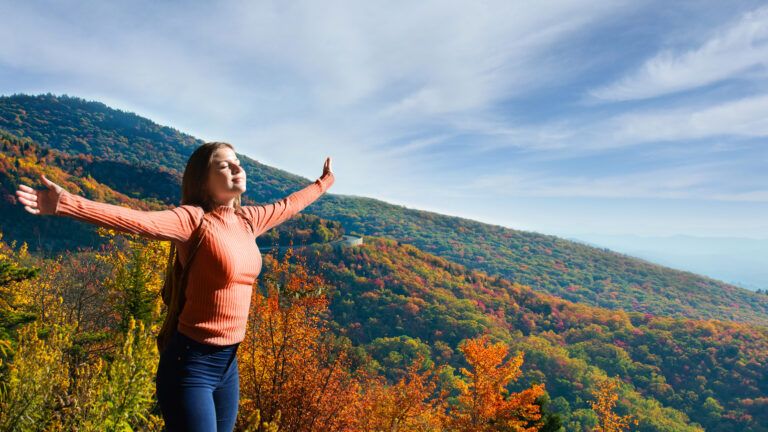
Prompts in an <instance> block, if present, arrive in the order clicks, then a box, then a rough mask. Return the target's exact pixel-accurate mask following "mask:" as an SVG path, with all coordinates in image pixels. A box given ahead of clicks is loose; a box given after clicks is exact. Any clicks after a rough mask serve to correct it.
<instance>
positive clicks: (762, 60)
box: [589, 6, 768, 101]
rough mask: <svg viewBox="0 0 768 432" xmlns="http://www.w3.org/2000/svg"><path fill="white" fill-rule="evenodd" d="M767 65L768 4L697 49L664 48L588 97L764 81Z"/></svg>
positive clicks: (618, 98)
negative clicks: (750, 78) (733, 81)
mask: <svg viewBox="0 0 768 432" xmlns="http://www.w3.org/2000/svg"><path fill="white" fill-rule="evenodd" d="M766 66H768V6H764V7H762V8H758V9H755V10H753V11H751V12H749V13H746V14H744V15H742V16H741V17H740V19H738V20H737V21H735V22H733V23H730V24H728V25H726V26H724V27H722V28H720V29H718V30H717V31H716V32H714V34H713V35H712V36H711V37H710V38H709V39H708V40H707V41H706V42H704V43H703V44H702V45H701V46H699V47H697V48H694V49H690V50H686V51H682V52H675V51H673V50H670V49H666V50H663V51H662V52H660V53H659V54H657V55H656V56H655V57H653V58H651V59H649V60H647V61H646V62H645V63H644V64H643V65H642V66H641V67H640V70H638V71H636V72H634V73H631V74H630V75H629V76H626V77H624V78H622V79H620V80H619V81H618V82H615V83H612V84H609V85H607V86H604V87H600V88H597V89H594V90H592V91H590V92H589V94H590V96H592V97H593V98H595V99H599V100H610V101H621V100H632V99H645V98H652V97H656V96H661V95H666V94H670V93H676V92H680V91H684V90H689V89H694V88H698V87H702V86H706V85H708V84H713V83H717V82H720V81H723V80H727V79H732V78H745V77H747V76H748V75H749V74H755V73H756V74H758V75H759V76H760V77H761V78H764V77H765V76H766Z"/></svg>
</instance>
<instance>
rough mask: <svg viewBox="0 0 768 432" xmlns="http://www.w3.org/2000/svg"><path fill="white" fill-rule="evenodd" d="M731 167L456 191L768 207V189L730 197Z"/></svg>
mask: <svg viewBox="0 0 768 432" xmlns="http://www.w3.org/2000/svg"><path fill="white" fill-rule="evenodd" d="M725 165H728V163H725V162H709V163H698V164H690V165H681V166H675V167H668V168H657V169H651V170H647V171H641V172H622V173H621V174H615V175H599V174H598V173H592V174H590V175H558V174H553V173H552V172H543V171H541V172H537V171H532V170H525V169H515V171H513V172H510V173H504V174H487V175H480V176H478V177H476V178H475V179H473V180H472V181H470V182H467V183H462V184H459V185H457V186H456V188H457V189H459V190H461V191H463V192H465V193H466V194H467V195H468V196H472V195H477V194H488V195H494V196H500V197H501V196H514V197H537V198H541V197H558V198H574V197H581V198H622V199H627V198H663V199H700V200H718V201H757V202H768V189H762V190H751V191H744V192H738V191H737V192H733V193H726V192H724V191H723V190H722V187H721V186H722V182H723V181H724V180H726V179H727V176H728V175H729V174H728V172H727V170H725V169H723V168H726V166H725Z"/></svg>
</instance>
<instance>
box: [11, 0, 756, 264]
mask: <svg viewBox="0 0 768 432" xmlns="http://www.w3.org/2000/svg"><path fill="white" fill-rule="evenodd" d="M0 16H3V17H4V19H3V26H1V27H0V93H2V94H13V93H31V94H38V93H45V92H52V93H56V94H69V95H74V96H79V97H83V98H86V99H92V100H99V101H101V102H104V103H106V104H108V105H110V106H112V107H115V108H119V109H123V110H128V111H133V112H136V113H137V114H139V115H142V116H146V117H149V118H150V119H152V120H154V121H156V122H158V123H161V124H164V125H169V126H173V127H175V128H177V129H180V130H182V131H184V132H188V133H190V134H192V135H195V136H197V137H199V138H201V139H204V140H208V141H210V140H224V141H229V142H231V143H233V144H234V145H235V147H236V148H237V149H238V151H240V152H242V153H245V154H247V155H249V156H251V157H253V158H255V159H257V160H259V161H261V162H263V163H266V164H269V165H273V166H276V167H279V168H282V169H286V170H288V171H291V172H294V173H297V174H300V175H303V176H306V177H307V178H310V179H313V178H316V177H317V176H319V175H320V173H321V172H322V165H323V160H324V158H325V156H331V157H332V159H333V169H334V171H335V172H336V174H337V182H336V184H335V185H334V191H333V192H335V193H342V194H351V195H362V196H371V197H376V198H380V199H384V200H386V201H389V202H392V203H397V204H402V205H405V206H407V207H413V208H420V209H425V210H431V211H436V212H440V213H445V214H451V215H458V216H463V217H469V218H473V219H477V220H480V221H484V222H489V223H494V224H499V225H505V226H509V227H512V228H518V229H524V230H530V231H538V232H543V233H547V234H556V235H563V236H569V237H574V238H576V237H578V238H584V239H589V238H593V239H595V238H597V237H596V236H598V235H602V236H605V235H613V236H630V235H640V236H649V237H651V236H656V237H664V236H672V235H688V236H697V237H707V238H710V239H711V240H712V241H713V242H715V243H716V242H717V241H718V239H722V238H726V237H739V238H750V239H763V240H767V241H764V242H762V244H763V245H768V170H767V169H766V162H768V145H767V144H768V139H767V136H768V5H766V4H765V2H754V1H732V2H721V1H706V0H702V1H675V2H661V1H642V0H634V1H616V0H611V1H590V2H587V1H579V2H577V1H538V2H522V1H498V2H494V1H487V2H479V1H465V2H452V1H444V0H441V1H423V2H411V1H409V2H405V1H388V2H374V1H366V2H352V1H347V2H336V1H322V2H320V1H315V2H282V1H281V2H254V1H242V2H197V1H195V2H171V1H165V2H156V1H154V2H149V1H148V2H139V1H132V2H66V4H64V2H35V1H25V2H10V1H0ZM590 236H592V237H590ZM628 238H629V237H628ZM627 242H629V243H626V245H629V244H630V243H631V242H632V240H631V239H630V240H627ZM715 243H713V244H715ZM620 247H621V246H617V248H620ZM762 251H763V252H768V246H763V249H762ZM763 255H764V256H766V255H768V253H763ZM733 258H734V259H738V258H739V257H733ZM766 264H768V262H762V263H761V264H760V265H766Z"/></svg>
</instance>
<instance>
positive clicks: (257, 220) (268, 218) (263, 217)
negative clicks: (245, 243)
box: [243, 171, 335, 237]
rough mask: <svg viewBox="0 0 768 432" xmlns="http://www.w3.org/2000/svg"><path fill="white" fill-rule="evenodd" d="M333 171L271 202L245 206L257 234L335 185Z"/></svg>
mask: <svg viewBox="0 0 768 432" xmlns="http://www.w3.org/2000/svg"><path fill="white" fill-rule="evenodd" d="M334 180H335V177H334V176H333V172H331V171H326V172H325V173H324V174H323V175H322V176H321V177H320V178H318V179H317V180H315V181H314V183H312V184H310V185H309V186H307V187H305V188H304V189H301V190H298V191H296V192H294V193H292V194H290V195H288V196H287V197H285V198H283V199H281V200H279V201H275V202H273V203H271V204H266V205H256V206H243V210H245V212H246V213H247V214H248V215H249V216H250V218H251V222H252V223H253V226H254V229H255V230H256V236H257V237H258V236H259V235H261V234H262V233H264V232H266V231H268V230H270V229H271V228H274V227H276V226H278V225H280V224H281V223H283V222H285V221H286V220H288V219H290V218H291V217H292V216H293V215H295V214H296V213H298V212H300V211H301V210H303V209H304V208H305V207H307V206H308V205H310V204H312V203H313V202H314V201H315V200H316V199H318V198H320V196H321V195H322V194H323V193H325V191H327V190H328V188H330V187H331V185H333V182H334Z"/></svg>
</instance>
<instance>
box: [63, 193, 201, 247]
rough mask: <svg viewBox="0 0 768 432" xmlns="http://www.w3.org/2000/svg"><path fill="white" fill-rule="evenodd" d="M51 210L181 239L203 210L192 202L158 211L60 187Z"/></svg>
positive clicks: (149, 234) (109, 225)
mask: <svg viewBox="0 0 768 432" xmlns="http://www.w3.org/2000/svg"><path fill="white" fill-rule="evenodd" d="M54 214H56V215H58V216H69V217H71V218H73V219H76V220H79V221H83V222H89V223H92V224H94V225H98V226H101V227H104V228H111V229H114V230H117V231H121V232H126V233H130V234H138V235H141V236H143V237H148V238H151V239H154V240H176V241H178V242H182V243H183V242H185V241H187V240H189V238H190V237H191V236H192V233H193V232H194V230H195V229H196V228H197V224H198V223H199V222H200V219H201V218H202V217H203V214H204V211H203V209H202V208H201V207H197V206H192V205H182V206H178V207H175V208H173V209H169V210H159V211H144V210H135V209H131V208H128V207H123V206H118V205H113V204H107V203H102V202H98V201H93V200H89V199H87V198H84V197H81V196H79V195H76V194H72V193H69V192H67V191H63V192H62V193H61V195H60V196H59V202H58V204H57V205H56V211H55V212H54Z"/></svg>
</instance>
